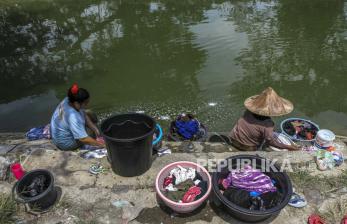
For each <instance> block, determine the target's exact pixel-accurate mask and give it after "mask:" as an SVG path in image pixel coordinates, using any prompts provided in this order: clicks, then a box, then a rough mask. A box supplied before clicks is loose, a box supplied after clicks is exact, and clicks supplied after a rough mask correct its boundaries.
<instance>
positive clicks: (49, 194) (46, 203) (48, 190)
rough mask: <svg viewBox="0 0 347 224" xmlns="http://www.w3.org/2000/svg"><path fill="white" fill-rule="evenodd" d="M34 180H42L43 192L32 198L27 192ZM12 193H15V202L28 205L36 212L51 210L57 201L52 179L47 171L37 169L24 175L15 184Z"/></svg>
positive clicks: (51, 175)
mask: <svg viewBox="0 0 347 224" xmlns="http://www.w3.org/2000/svg"><path fill="white" fill-rule="evenodd" d="M35 178H43V181H42V183H43V185H42V186H43V188H42V189H43V191H42V192H40V193H39V194H38V195H36V196H34V197H32V196H30V192H28V188H29V186H30V185H31V184H32V182H33V181H34V180H35ZM13 191H15V193H16V197H15V199H16V201H17V202H20V203H23V204H28V205H29V207H30V208H31V209H32V210H34V211H38V212H40V211H45V210H47V209H49V208H51V207H52V206H53V205H54V204H55V202H56V200H57V191H56V189H55V187H54V177H53V174H52V173H51V172H49V171H48V170H43V169H37V170H32V171H30V172H28V173H26V174H25V175H24V176H23V177H22V179H20V180H18V182H16V184H15V185H14V189H13Z"/></svg>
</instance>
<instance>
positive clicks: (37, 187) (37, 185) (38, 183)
mask: <svg viewBox="0 0 347 224" xmlns="http://www.w3.org/2000/svg"><path fill="white" fill-rule="evenodd" d="M47 185H48V183H47V179H46V177H45V176H44V175H40V176H38V177H35V178H34V179H33V180H32V182H31V183H30V185H29V186H27V187H25V189H24V190H23V192H22V195H24V196H26V197H35V196H37V195H39V194H41V193H42V192H44V191H45V190H46V189H47V187H48V186H47Z"/></svg>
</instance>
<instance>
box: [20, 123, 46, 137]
mask: <svg viewBox="0 0 347 224" xmlns="http://www.w3.org/2000/svg"><path fill="white" fill-rule="evenodd" d="M25 136H26V137H27V139H28V140H29V141H34V140H39V139H50V138H51V134H50V126H49V124H48V125H46V126H41V127H37V128H32V129H30V130H29V131H28V132H27V133H26V134H25Z"/></svg>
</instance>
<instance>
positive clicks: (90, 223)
mask: <svg viewBox="0 0 347 224" xmlns="http://www.w3.org/2000/svg"><path fill="white" fill-rule="evenodd" d="M75 224H98V223H97V221H96V220H89V221H86V220H78V221H77V222H75Z"/></svg>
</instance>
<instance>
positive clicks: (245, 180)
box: [219, 165, 282, 211]
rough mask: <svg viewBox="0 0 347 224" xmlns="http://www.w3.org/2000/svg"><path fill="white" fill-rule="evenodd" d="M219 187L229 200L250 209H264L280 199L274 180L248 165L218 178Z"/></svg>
mask: <svg viewBox="0 0 347 224" xmlns="http://www.w3.org/2000/svg"><path fill="white" fill-rule="evenodd" d="M219 188H220V190H221V191H222V192H223V195H224V196H225V197H226V198H227V199H228V200H229V201H230V202H232V203H234V204H236V205H239V206H241V207H243V208H248V209H250V210H260V211H264V210H266V209H270V208H273V207H275V206H276V205H278V204H279V203H281V201H282V193H281V191H280V190H278V188H277V187H276V181H275V180H272V179H271V178H270V177H269V176H267V175H265V174H264V173H262V172H261V171H259V170H256V169H253V168H252V167H251V166H249V165H247V166H245V167H244V168H243V169H241V170H232V171H231V172H230V173H229V174H228V176H227V177H226V178H225V179H220V181H219Z"/></svg>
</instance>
